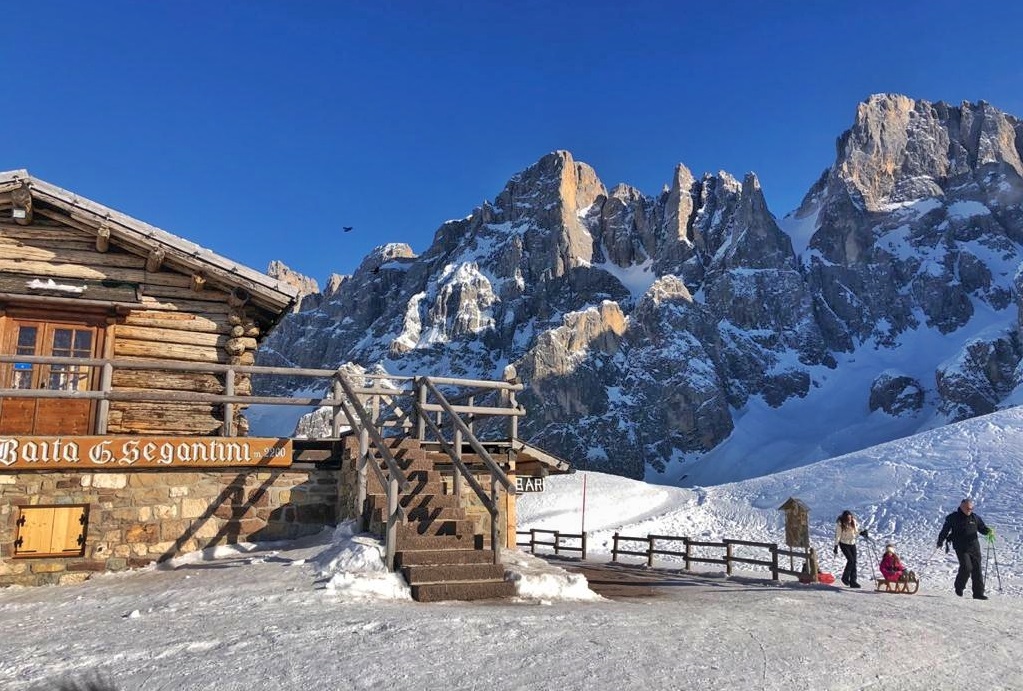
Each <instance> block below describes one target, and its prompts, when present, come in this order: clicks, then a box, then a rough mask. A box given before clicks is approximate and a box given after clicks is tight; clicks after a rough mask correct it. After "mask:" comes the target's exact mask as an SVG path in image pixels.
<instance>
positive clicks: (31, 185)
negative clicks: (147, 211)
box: [0, 169, 298, 313]
mask: <svg viewBox="0 0 1023 691" xmlns="http://www.w3.org/2000/svg"><path fill="white" fill-rule="evenodd" d="M23 186H24V187H27V188H28V189H29V190H30V191H31V194H32V199H33V206H35V204H36V203H40V202H41V203H43V204H46V205H48V206H51V207H55V208H57V209H59V210H60V211H62V212H64V213H66V214H67V216H68V217H69V220H71V221H72V224H73V225H77V226H86V227H87V228H95V229H96V230H98V229H99V228H101V227H106V228H108V229H109V230H110V241H111V242H113V243H115V244H118V245H121V246H125V248H126V249H131V248H132V247H134V248H136V249H137V250H149V251H152V250H160V251H163V252H164V253H165V256H166V258H167V261H168V262H170V263H173V264H174V265H178V266H181V267H183V268H186V269H190V270H194V271H197V272H202V273H203V274H204V275H205V276H207V277H208V278H210V279H211V280H213V281H215V282H218V283H221V284H223V285H225V286H227V287H229V288H235V287H237V288H242V289H244V290H246V291H248V293H249V294H250V295H251V297H252V300H253V301H255V302H257V303H259V304H260V305H261V306H262V307H264V308H265V309H269V310H271V311H274V312H277V313H284V312H286V311H287V310H288V309H290V308H291V306H292V305H293V304H294V303H295V301H296V300H297V299H298V290H297V289H296V288H295V287H294V286H291V285H289V284H287V283H285V282H283V281H279V280H277V279H274V278H271V277H270V276H267V275H266V274H264V273H262V272H260V271H256V270H255V269H251V268H249V267H247V266H243V265H241V264H239V263H238V262H235V261H233V260H231V259H228V258H226V257H223V256H221V255H219V254H217V253H216V252H213V251H212V250H209V249H207V248H205V247H201V246H199V245H197V244H195V243H193V242H190V241H188V240H185V239H183V238H180V237H178V236H176V235H172V234H171V233H168V232H167V231H165V230H162V229H160V228H157V227H155V226H151V225H149V224H148V223H144V222H143V221H140V220H138V219H136V218H132V217H131V216H128V215H127V214H123V213H121V212H120V211H116V210H114V209H111V208H110V207H107V206H104V205H102V204H99V203H97V202H94V201H92V200H90V199H86V198H85V197H81V196H79V195H77V194H75V193H74V192H70V191H68V190H65V189H63V188H61V187H57V186H56V185H52V184H50V183H48V182H46V181H45V180H40V179H39V178H37V177H34V176H32V175H30V174H29V172H28V171H27V170H24V169H21V170H9V171H4V172H0V193H2V192H9V191H11V190H15V189H18V188H21V187H23Z"/></svg>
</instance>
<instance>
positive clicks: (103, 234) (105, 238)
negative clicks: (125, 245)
mask: <svg viewBox="0 0 1023 691" xmlns="http://www.w3.org/2000/svg"><path fill="white" fill-rule="evenodd" d="M108 249H110V226H109V225H107V224H106V223H104V224H103V225H101V226H100V227H99V228H98V229H97V230H96V251H97V252H106V251H107V250H108Z"/></svg>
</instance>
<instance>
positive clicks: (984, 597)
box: [973, 594, 987, 600]
mask: <svg viewBox="0 0 1023 691" xmlns="http://www.w3.org/2000/svg"><path fill="white" fill-rule="evenodd" d="M973 599H974V600H986V599H987V595H983V594H981V595H974V596H973Z"/></svg>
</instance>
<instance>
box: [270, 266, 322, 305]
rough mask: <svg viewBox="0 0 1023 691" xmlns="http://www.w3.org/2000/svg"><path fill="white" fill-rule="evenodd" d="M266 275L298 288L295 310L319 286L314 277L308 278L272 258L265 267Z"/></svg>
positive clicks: (317, 291)
mask: <svg viewBox="0 0 1023 691" xmlns="http://www.w3.org/2000/svg"><path fill="white" fill-rule="evenodd" d="M266 275H267V276H270V277H271V278H276V279H277V280H278V281H282V282H283V283H286V284H288V285H290V286H293V287H295V288H297V289H298V300H297V301H296V303H295V310H298V309H300V307H301V304H302V301H303V299H304V298H305V297H307V296H309V295H316V294H317V293H319V292H320V287H319V285H317V283H316V279H315V278H309V277H308V276H305V275H303V274H300V273H299V272H297V271H295V270H293V269H291V268H290V267H289V266H288V265H287V264H285V263H284V262H281V261H278V260H276V259H274V260H273V261H271V262H270V264H269V265H268V266H267V267H266Z"/></svg>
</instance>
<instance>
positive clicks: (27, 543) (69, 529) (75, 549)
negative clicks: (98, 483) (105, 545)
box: [14, 506, 89, 557]
mask: <svg viewBox="0 0 1023 691" xmlns="http://www.w3.org/2000/svg"><path fill="white" fill-rule="evenodd" d="M19 513H20V516H19V517H18V534H17V537H16V538H15V541H14V556H16V557H74V556H81V555H82V554H84V552H85V529H86V527H87V526H88V523H89V507H88V506H22V507H20V510H19Z"/></svg>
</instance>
